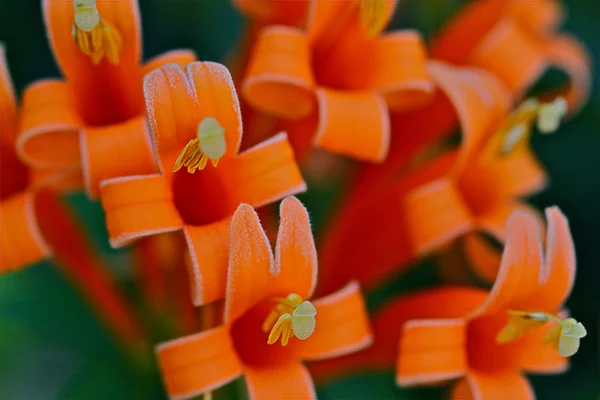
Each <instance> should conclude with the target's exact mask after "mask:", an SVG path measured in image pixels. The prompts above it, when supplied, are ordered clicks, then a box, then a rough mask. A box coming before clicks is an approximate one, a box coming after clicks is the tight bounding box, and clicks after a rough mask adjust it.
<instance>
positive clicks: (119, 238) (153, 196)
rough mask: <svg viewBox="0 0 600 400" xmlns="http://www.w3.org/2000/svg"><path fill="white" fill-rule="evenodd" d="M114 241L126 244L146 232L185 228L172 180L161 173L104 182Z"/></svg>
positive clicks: (102, 194) (117, 244)
mask: <svg viewBox="0 0 600 400" xmlns="http://www.w3.org/2000/svg"><path fill="white" fill-rule="evenodd" d="M100 197H101V200H102V205H103V207H104V211H105V212H106V226H107V228H108V234H109V239H110V244H111V246H113V247H122V246H125V245H127V244H128V243H130V242H131V241H133V240H135V239H138V238H140V237H143V236H149V235H154V234H157V233H163V232H171V231H175V230H178V229H181V228H182V227H183V225H184V222H183V220H182V218H181V216H180V215H179V212H178V211H177V209H176V208H175V205H174V204H173V193H172V191H171V188H170V182H169V181H167V179H165V178H164V177H163V176H160V175H143V176H129V177H125V178H115V179H109V180H106V181H104V182H103V183H102V185H101V186H100Z"/></svg>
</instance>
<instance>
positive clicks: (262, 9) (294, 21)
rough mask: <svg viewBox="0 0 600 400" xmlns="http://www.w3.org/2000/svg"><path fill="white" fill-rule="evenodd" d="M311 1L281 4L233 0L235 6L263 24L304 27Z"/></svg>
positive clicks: (274, 0)
mask: <svg viewBox="0 0 600 400" xmlns="http://www.w3.org/2000/svg"><path fill="white" fill-rule="evenodd" d="M309 2H310V1H309V0H298V1H290V2H287V3H286V2H281V1H278V0H268V1H256V0H233V5H234V6H235V7H236V8H238V9H239V10H240V11H242V12H243V13H245V14H247V15H248V16H250V17H251V18H253V19H256V20H258V21H259V22H261V23H262V24H265V25H267V24H269V25H270V24H283V25H293V26H300V25H302V23H303V21H304V19H305V18H306V14H307V12H308V7H309Z"/></svg>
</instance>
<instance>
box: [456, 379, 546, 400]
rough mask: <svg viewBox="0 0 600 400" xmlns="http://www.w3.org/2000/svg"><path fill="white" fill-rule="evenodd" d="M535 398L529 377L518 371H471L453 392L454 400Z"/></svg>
mask: <svg viewBox="0 0 600 400" xmlns="http://www.w3.org/2000/svg"><path fill="white" fill-rule="evenodd" d="M487 399H503V400H534V399H535V393H534V392H533V388H532V387H531V385H530V384H529V381H528V380H527V378H525V377H523V376H521V375H519V374H518V373H516V372H507V373H504V374H483V373H476V372H469V374H468V375H467V377H466V378H465V379H463V380H461V381H460V382H459V383H458V385H456V387H455V388H454V390H453V392H452V400H487Z"/></svg>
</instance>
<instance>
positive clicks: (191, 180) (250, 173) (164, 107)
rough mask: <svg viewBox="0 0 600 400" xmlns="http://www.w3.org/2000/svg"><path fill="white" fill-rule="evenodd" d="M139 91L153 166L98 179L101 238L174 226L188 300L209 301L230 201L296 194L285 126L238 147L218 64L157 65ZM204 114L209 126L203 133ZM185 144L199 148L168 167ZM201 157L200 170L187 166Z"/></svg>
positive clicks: (234, 113)
mask: <svg viewBox="0 0 600 400" xmlns="http://www.w3.org/2000/svg"><path fill="white" fill-rule="evenodd" d="M144 92H145V96H146V105H147V108H148V118H149V121H150V126H151V130H152V138H153V140H154V148H155V153H156V155H155V157H156V159H157V160H158V162H159V168H160V170H161V173H158V174H150V175H134V176H126V177H121V178H113V179H108V180H106V181H104V182H103V183H102V185H101V188H100V192H101V200H102V204H103V206H104V209H105V211H106V224H107V227H108V232H109V235H110V242H111V245H112V246H114V247H121V246H124V245H126V244H128V243H130V242H132V241H133V240H135V239H138V238H141V237H144V236H149V235H155V234H160V233H164V232H172V231H178V230H183V232H184V233H185V236H186V240H187V245H188V248H189V251H190V256H191V263H190V265H191V266H192V270H191V271H190V276H193V277H194V282H193V295H192V298H193V301H194V303H195V304H201V303H210V302H211V301H214V300H217V299H219V296H221V295H222V292H223V290H222V288H223V287H224V286H225V282H226V269H227V257H228V247H229V225H230V220H231V216H232V215H233V212H234V211H235V209H236V208H237V206H238V205H239V204H240V203H243V202H245V203H249V204H251V205H252V206H254V207H260V206H263V205H266V204H269V203H272V202H274V201H277V200H279V199H281V198H283V197H285V196H287V195H290V194H295V193H298V192H302V191H304V190H306V185H305V183H304V181H303V180H302V176H301V175H300V172H299V170H298V167H297V165H296V161H295V159H294V153H293V151H292V148H291V146H290V145H289V143H288V141H287V136H286V134H285V133H280V134H278V135H276V136H273V137H272V138H271V139H269V140H267V141H265V142H262V143H260V144H258V145H257V146H255V147H253V148H251V149H248V150H246V151H244V152H242V153H238V151H239V147H240V141H241V138H242V119H241V115H240V109H239V103H238V98H237V94H236V91H235V88H234V86H233V82H232V80H231V76H230V75H229V71H228V70H227V68H225V67H224V66H222V65H220V64H216V63H211V62H205V63H200V62H196V63H191V64H188V65H187V67H186V69H185V72H184V70H183V69H182V68H181V67H179V66H178V65H175V64H167V65H165V66H163V67H161V68H160V69H157V70H155V71H153V72H151V73H150V74H148V75H147V76H146V78H145V80H144ZM207 120H208V121H211V122H210V126H211V127H212V128H211V130H209V131H205V130H204V128H205V127H206V125H205V122H206V121H207ZM215 124H216V125H215ZM213 128H214V129H215V130H214V131H213V130H212V129H213ZM206 132H212V133H211V134H213V133H214V134H216V135H217V136H213V138H217V142H214V143H217V147H218V148H219V150H224V154H223V155H222V157H221V158H220V160H217V161H218V166H215V160H213V164H212V165H211V163H208V165H206V162H207V158H206V157H204V156H202V154H204V153H202V151H204V150H205V147H206V146H205V144H206V143H212V144H214V143H213V142H203V140H204V136H203V135H205V134H206ZM198 136H202V137H201V138H200V141H199V142H198V141H197V140H198ZM211 140H212V139H211ZM203 143H204V144H203ZM203 146H204V147H203ZM192 149H194V150H192ZM199 149H203V150H199ZM182 150H183V152H182ZM189 151H196V152H197V151H200V152H199V153H194V154H196V156H197V158H195V159H194V157H196V156H190V157H191V158H189V157H188V158H186V157H183V159H185V160H183V161H182V162H184V164H179V162H178V163H177V164H178V165H179V166H186V167H187V170H186V168H183V169H181V170H179V171H177V172H173V166H174V165H176V160H177V159H178V158H180V156H189V154H188V153H187V152H189ZM205 155H206V154H205ZM124 156H125V157H126V154H125V155H124ZM202 159H204V166H202V168H203V169H202V168H200V169H202V170H201V171H197V172H196V173H190V172H193V171H196V167H198V165H199V163H200V160H202ZM179 161H181V159H180V160H179ZM196 161H197V162H198V163H197V162H196ZM189 162H192V163H191V164H190V163H189ZM192 164H193V165H194V167H193V168H192V167H191V165H192ZM190 168H191V170H190Z"/></svg>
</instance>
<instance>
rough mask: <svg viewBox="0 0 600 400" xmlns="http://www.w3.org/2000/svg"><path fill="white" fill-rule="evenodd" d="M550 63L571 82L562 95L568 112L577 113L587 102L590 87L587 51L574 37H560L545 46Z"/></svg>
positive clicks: (589, 58)
mask: <svg viewBox="0 0 600 400" xmlns="http://www.w3.org/2000/svg"><path fill="white" fill-rule="evenodd" d="M546 52H547V56H548V57H549V58H550V62H551V63H552V64H553V65H555V66H557V67H558V68H560V69H562V70H564V71H565V72H566V73H567V74H568V75H569V78H570V80H571V82H570V84H569V86H568V87H567V90H566V91H565V93H564V94H563V95H564V96H565V98H566V100H567V103H568V104H569V112H570V113H574V112H577V111H578V110H579V109H580V108H581V107H582V106H583V105H584V104H585V102H586V101H587V99H588V98H589V95H590V88H591V87H592V85H591V79H592V78H591V71H592V67H591V57H590V55H589V53H588V51H587V49H586V48H585V47H584V46H583V45H582V44H581V43H580V42H579V41H578V40H577V39H575V38H574V37H571V36H568V35H561V36H559V37H557V38H554V39H552V40H550V41H549V42H548V43H547V44H546Z"/></svg>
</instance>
